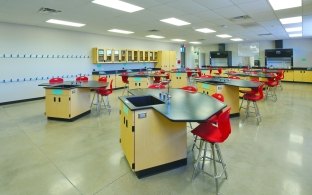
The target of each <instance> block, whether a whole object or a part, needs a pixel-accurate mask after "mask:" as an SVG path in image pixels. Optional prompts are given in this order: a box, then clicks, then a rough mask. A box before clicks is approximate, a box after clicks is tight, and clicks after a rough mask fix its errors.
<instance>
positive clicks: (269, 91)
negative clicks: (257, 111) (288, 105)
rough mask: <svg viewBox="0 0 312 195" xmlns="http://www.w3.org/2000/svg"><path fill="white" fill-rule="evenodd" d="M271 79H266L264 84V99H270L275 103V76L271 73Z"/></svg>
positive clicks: (276, 84)
mask: <svg viewBox="0 0 312 195" xmlns="http://www.w3.org/2000/svg"><path fill="white" fill-rule="evenodd" d="M271 75H272V77H270V78H268V81H266V82H264V83H265V85H266V89H265V97H266V98H268V97H272V98H273V101H274V102H276V101H277V95H276V88H277V86H278V79H277V76H276V75H275V74H273V73H271Z"/></svg>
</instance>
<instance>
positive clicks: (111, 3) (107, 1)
mask: <svg viewBox="0 0 312 195" xmlns="http://www.w3.org/2000/svg"><path fill="white" fill-rule="evenodd" d="M92 3H95V4H98V5H102V6H105V7H110V8H113V9H118V10H121V11H125V12H129V13H132V12H136V11H140V10H142V9H144V8H143V7H139V6H136V5H133V4H130V3H126V2H123V1H119V0H93V1H92Z"/></svg>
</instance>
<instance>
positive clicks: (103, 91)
mask: <svg viewBox="0 0 312 195" xmlns="http://www.w3.org/2000/svg"><path fill="white" fill-rule="evenodd" d="M113 81H114V80H113V79H112V80H111V82H110V84H109V89H106V88H100V89H98V91H97V93H98V94H99V95H100V96H101V102H100V105H101V104H102V103H103V105H104V108H106V109H107V110H109V111H110V110H111V109H112V108H111V106H110V104H109V99H108V96H109V95H110V94H112V93H113ZM104 97H105V99H106V100H104Z"/></svg>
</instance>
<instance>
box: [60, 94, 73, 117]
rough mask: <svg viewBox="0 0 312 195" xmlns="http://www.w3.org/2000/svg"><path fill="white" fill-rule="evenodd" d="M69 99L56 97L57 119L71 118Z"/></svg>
mask: <svg viewBox="0 0 312 195" xmlns="http://www.w3.org/2000/svg"><path fill="white" fill-rule="evenodd" d="M70 98H71V97H70V96H64V95H62V96H58V97H57V101H58V102H57V104H56V107H57V111H58V118H67V119H69V118H72V116H71V99H70Z"/></svg>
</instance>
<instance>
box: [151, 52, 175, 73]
mask: <svg viewBox="0 0 312 195" xmlns="http://www.w3.org/2000/svg"><path fill="white" fill-rule="evenodd" d="M157 57H158V61H157V64H156V68H161V69H163V70H166V71H169V70H171V69H175V68H176V61H177V60H176V52H175V51H158V53H157Z"/></svg>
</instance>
